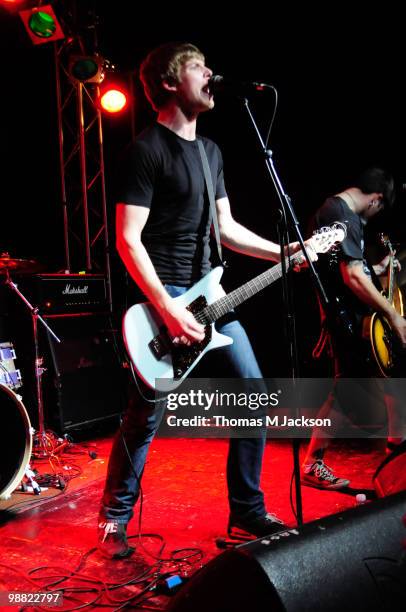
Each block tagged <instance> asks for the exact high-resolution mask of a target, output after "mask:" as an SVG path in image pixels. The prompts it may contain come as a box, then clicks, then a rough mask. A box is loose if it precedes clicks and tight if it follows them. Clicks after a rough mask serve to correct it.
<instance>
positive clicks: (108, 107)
mask: <svg viewBox="0 0 406 612" xmlns="http://www.w3.org/2000/svg"><path fill="white" fill-rule="evenodd" d="M127 104H128V99H127V94H126V93H125V92H124V90H123V89H122V88H119V87H117V86H116V85H112V84H111V85H109V86H108V87H106V88H104V90H103V91H102V92H101V94H100V106H101V108H102V109H103V110H104V111H106V113H110V114H116V113H120V112H121V111H123V110H124V109H125V108H126V107H127Z"/></svg>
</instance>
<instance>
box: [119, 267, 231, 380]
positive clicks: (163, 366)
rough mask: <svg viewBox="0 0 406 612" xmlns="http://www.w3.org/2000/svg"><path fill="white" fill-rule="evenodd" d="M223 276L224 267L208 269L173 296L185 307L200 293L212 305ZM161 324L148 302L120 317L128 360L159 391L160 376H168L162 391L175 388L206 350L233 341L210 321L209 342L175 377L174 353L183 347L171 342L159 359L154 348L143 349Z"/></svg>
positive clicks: (154, 336) (219, 291)
mask: <svg viewBox="0 0 406 612" xmlns="http://www.w3.org/2000/svg"><path fill="white" fill-rule="evenodd" d="M222 275H223V268H221V267H218V268H214V270H211V272H209V274H207V275H206V276H205V277H204V278H202V279H201V280H200V281H199V282H198V283H196V285H193V287H191V288H190V289H189V290H188V291H186V292H185V293H184V294H183V295H180V296H178V297H176V298H174V299H175V300H176V301H177V302H179V303H180V304H182V305H184V306H188V305H189V304H190V303H191V302H193V301H194V300H196V299H197V298H199V297H200V296H204V297H205V298H206V302H207V304H212V303H213V302H215V301H216V300H217V299H219V298H221V297H223V296H224V295H225V292H224V290H223V288H222V287H221V285H220V279H221V277H222ZM162 326H163V321H162V319H161V318H160V317H159V315H158V314H157V312H156V310H155V309H154V307H153V306H152V305H151V304H149V303H148V302H146V303H144V304H135V305H134V306H131V308H129V310H128V311H127V312H126V314H125V315H124V319H123V336H124V342H125V345H126V347H127V351H128V354H129V355H131V360H132V362H133V364H134V366H135V368H136V370H137V372H138V374H139V376H140V377H141V378H142V380H143V381H144V382H145V383H146V384H147V385H148V386H149V387H152V388H155V389H158V390H159V380H160V379H167V380H166V381H165V389H164V390H166V391H169V390H171V389H175V388H176V387H178V386H179V385H180V383H181V382H182V381H183V380H184V379H185V378H186V376H187V375H188V374H189V372H190V370H191V369H192V368H193V367H194V366H195V365H196V363H197V362H198V361H200V359H201V358H202V357H203V355H205V353H207V352H208V351H211V350H212V349H215V348H220V347H222V346H227V345H228V344H232V343H233V340H232V339H231V338H229V337H228V336H225V335H224V334H219V333H218V332H217V331H216V330H215V328H214V323H211V324H210V327H211V338H210V341H209V342H208V344H206V345H205V346H204V348H202V350H200V351H199V353H198V354H197V355H196V356H195V358H194V360H193V362H192V363H191V365H190V367H188V368H187V369H186V370H185V371H184V372H183V373H182V375H181V376H179V377H178V376H176V372H175V371H174V364H173V352H177V351H179V350H180V351H184V350H185V349H184V348H183V347H177V346H175V345H174V346H173V347H172V349H171V351H169V352H168V353H166V354H165V355H163V356H162V357H161V358H158V357H157V356H156V355H155V354H154V351H152V350H148V349H147V350H146V347H149V345H150V343H151V342H152V341H153V339H154V338H156V337H157V336H158V335H159V334H160V333H161V332H162ZM206 336H207V333H206ZM171 383H172V384H171Z"/></svg>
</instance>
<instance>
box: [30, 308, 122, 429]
mask: <svg viewBox="0 0 406 612" xmlns="http://www.w3.org/2000/svg"><path fill="white" fill-rule="evenodd" d="M47 323H49V325H50V326H51V327H52V330H53V331H54V332H55V333H56V335H57V336H58V337H59V338H60V339H61V342H60V343H58V342H56V341H55V340H54V339H53V338H52V336H51V335H50V334H49V333H46V334H43V337H42V341H41V345H42V346H44V351H42V352H43V354H44V356H45V365H46V372H45V374H44V375H43V395H44V411H45V421H46V425H47V426H48V427H50V428H51V429H55V430H56V431H57V432H59V433H65V432H68V431H70V430H71V429H78V428H80V427H85V426H89V425H91V424H93V423H96V422H98V421H102V420H105V419H109V418H111V417H114V416H115V415H118V414H119V413H120V412H122V410H123V408H124V388H125V385H124V372H123V369H122V367H121V359H120V355H119V351H118V349H117V346H118V343H119V342H120V340H119V338H118V337H117V331H116V330H113V329H111V326H110V323H109V317H108V316H107V315H94V314H91V315H87V316H64V317H60V318H47ZM44 336H45V338H44ZM47 349H48V350H47Z"/></svg>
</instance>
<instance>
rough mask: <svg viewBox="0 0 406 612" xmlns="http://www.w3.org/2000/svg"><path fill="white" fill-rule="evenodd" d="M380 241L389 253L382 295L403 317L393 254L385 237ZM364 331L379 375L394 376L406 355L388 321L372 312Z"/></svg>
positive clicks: (365, 323)
mask: <svg viewBox="0 0 406 612" xmlns="http://www.w3.org/2000/svg"><path fill="white" fill-rule="evenodd" d="M381 240H382V243H383V244H384V246H386V247H387V249H388V251H389V265H388V281H387V288H386V290H385V292H384V295H385V297H386V299H387V300H388V301H389V302H390V303H391V304H392V306H393V307H394V308H395V310H396V311H397V312H398V313H399V314H400V315H401V316H402V317H403V316H404V308H403V299H402V293H401V291H400V289H399V287H397V285H396V274H395V252H394V250H393V248H392V245H391V243H390V240H389V238H388V237H387V236H384V235H382V236H381ZM364 330H366V336H367V337H369V339H370V342H371V347H372V352H373V355H374V357H375V360H376V363H377V364H378V368H379V370H380V372H381V374H382V375H383V376H385V377H386V378H388V377H389V376H393V375H394V374H396V367H397V365H398V363H397V362H398V361H400V359H402V361H403V360H404V359H405V358H406V355H405V351H404V349H401V348H400V346H399V345H400V343H399V342H398V340H397V336H396V334H395V333H394V331H393V330H392V327H391V324H390V323H389V321H388V320H387V319H386V317H384V316H383V315H382V314H380V313H378V312H374V314H373V315H372V316H370V317H367V318H366V320H365V322H364Z"/></svg>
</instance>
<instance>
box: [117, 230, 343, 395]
mask: <svg viewBox="0 0 406 612" xmlns="http://www.w3.org/2000/svg"><path fill="white" fill-rule="evenodd" d="M345 235H346V227H345V225H343V224H342V223H333V224H332V225H330V226H328V227H324V228H322V229H321V230H318V231H317V232H315V233H314V234H313V236H312V238H311V243H312V246H313V248H314V250H315V251H316V253H326V252H327V251H329V250H330V249H331V248H333V247H334V245H337V244H338V243H340V242H342V240H344V238H345ZM301 260H302V253H301V252H298V253H295V254H294V255H291V256H290V257H287V258H286V260H285V263H286V267H287V268H289V267H290V266H295V265H296V264H297V263H300V261H301ZM222 274H223V268H222V267H217V268H214V269H213V270H211V272H209V274H207V275H206V276H204V277H203V278H202V279H201V280H200V281H198V282H197V283H196V285H194V286H193V287H191V288H190V289H189V290H188V291H186V292H185V293H184V294H183V295H180V296H179V297H176V298H174V299H175V300H177V301H178V302H179V303H180V304H182V305H184V306H185V307H186V308H187V309H188V310H190V311H191V312H192V313H193V315H194V316H195V318H196V320H197V321H198V322H199V323H202V324H203V325H204V327H205V337H204V339H203V340H202V341H201V342H196V343H194V344H192V345H190V346H186V345H179V344H173V343H172V342H171V338H170V337H169V334H168V331H167V328H166V326H165V324H164V322H163V320H162V319H161V317H160V316H159V315H158V313H157V311H156V310H155V308H154V307H153V306H152V304H150V303H148V302H147V303H143V304H135V305H134V306H132V307H131V308H129V310H127V312H126V314H125V315H124V320H123V335H124V341H125V344H126V347H127V351H128V354H129V356H130V359H131V361H132V364H133V366H134V368H135V370H136V371H137V373H138V375H139V376H140V377H141V379H142V380H143V381H144V382H145V383H146V384H147V385H148V386H149V387H151V388H152V389H157V390H165V391H169V390H171V389H175V388H176V387H178V386H179V385H180V384H181V382H182V381H183V380H184V379H185V378H186V377H187V376H188V374H189V373H190V371H191V370H192V369H193V368H194V366H195V365H196V364H197V362H198V361H200V359H201V358H202V357H203V355H204V354H205V353H207V352H208V351H210V350H211V349H215V348H220V347H222V346H226V345H228V344H232V342H233V341H232V339H231V338H229V337H228V336H226V335H224V334H220V333H218V332H217V331H216V329H215V327H214V324H215V322H216V321H217V320H218V319H220V317H222V316H223V315H225V314H227V313H228V312H230V311H231V310H232V309H233V308H235V307H236V306H238V305H239V304H242V303H243V302H245V300H247V299H248V298H250V297H252V296H253V295H255V294H256V293H258V292H259V291H261V290H262V289H265V287H267V286H268V285H271V284H272V283H273V282H274V281H276V280H278V279H279V278H280V277H281V276H282V265H281V264H280V263H279V264H277V265H275V266H273V267H272V268H269V269H268V270H266V271H265V272H263V273H262V274H260V275H259V276H257V277H256V278H254V279H252V280H250V281H248V282H247V283H245V284H244V285H242V286H241V287H239V288H238V289H235V290H234V291H232V292H231V293H229V294H228V295H226V294H225V292H224V290H223V288H222V287H221V285H220V279H221V276H222ZM163 379H164V385H161V386H160V384H159V383H160V381H161V380H163ZM160 387H161V389H160Z"/></svg>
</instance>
